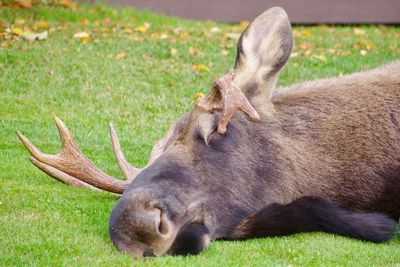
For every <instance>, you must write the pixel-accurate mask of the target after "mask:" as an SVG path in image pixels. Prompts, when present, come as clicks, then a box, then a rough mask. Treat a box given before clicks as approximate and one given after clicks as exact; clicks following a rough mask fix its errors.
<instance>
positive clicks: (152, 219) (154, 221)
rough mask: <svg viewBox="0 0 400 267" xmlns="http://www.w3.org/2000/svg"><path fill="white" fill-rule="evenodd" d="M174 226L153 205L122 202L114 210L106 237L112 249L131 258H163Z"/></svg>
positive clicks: (130, 201)
mask: <svg viewBox="0 0 400 267" xmlns="http://www.w3.org/2000/svg"><path fill="white" fill-rule="evenodd" d="M173 232H174V231H173V224H172V222H171V221H170V219H169V218H168V215H167V214H166V211H164V210H163V209H162V208H160V207H159V206H157V205H155V204H154V203H152V202H147V201H144V200H143V198H142V197H140V198H139V201H132V199H130V200H129V201H127V200H124V199H121V200H120V202H118V204H117V205H116V207H115V208H114V209H113V211H112V213H111V217H110V222H109V233H110V237H111V240H112V242H113V243H114V245H115V246H116V247H117V248H118V249H119V250H121V251H123V252H126V253H128V254H130V255H132V256H133V257H134V258H141V257H148V256H159V255H162V254H164V253H165V252H166V251H167V250H168V249H169V247H170V245H171V244H172V242H173V238H174V234H173Z"/></svg>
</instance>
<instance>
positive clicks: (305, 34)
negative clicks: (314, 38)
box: [301, 30, 311, 36]
mask: <svg viewBox="0 0 400 267" xmlns="http://www.w3.org/2000/svg"><path fill="white" fill-rule="evenodd" d="M301 34H303V36H310V35H311V32H310V31H309V30H304V31H302V33H301Z"/></svg>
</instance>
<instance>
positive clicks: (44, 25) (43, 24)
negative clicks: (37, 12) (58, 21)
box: [33, 20, 50, 31]
mask: <svg viewBox="0 0 400 267" xmlns="http://www.w3.org/2000/svg"><path fill="white" fill-rule="evenodd" d="M49 28H50V25H49V23H48V22H47V21H44V20H40V21H37V22H36V23H35V24H33V29H34V30H35V31H38V30H47V29H49Z"/></svg>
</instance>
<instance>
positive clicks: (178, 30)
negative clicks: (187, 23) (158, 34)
mask: <svg viewBox="0 0 400 267" xmlns="http://www.w3.org/2000/svg"><path fill="white" fill-rule="evenodd" d="M181 31H182V28H181V27H177V28H174V29H172V32H173V33H174V34H175V35H178V34H179V33H180V32H181Z"/></svg>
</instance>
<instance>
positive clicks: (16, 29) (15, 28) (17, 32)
mask: <svg viewBox="0 0 400 267" xmlns="http://www.w3.org/2000/svg"><path fill="white" fill-rule="evenodd" d="M23 32H24V31H23V30H22V29H21V28H19V27H12V29H11V33H13V34H16V35H21V34H22V33H23Z"/></svg>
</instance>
